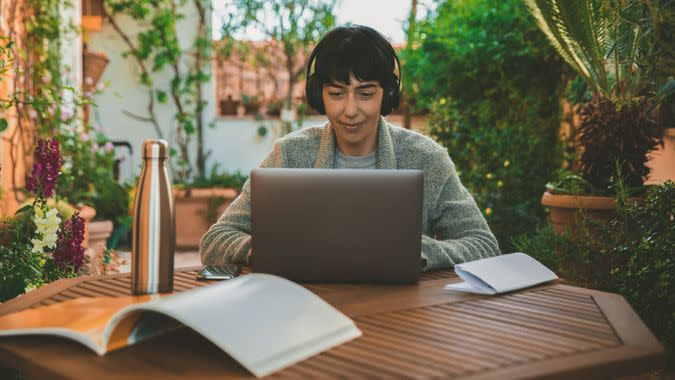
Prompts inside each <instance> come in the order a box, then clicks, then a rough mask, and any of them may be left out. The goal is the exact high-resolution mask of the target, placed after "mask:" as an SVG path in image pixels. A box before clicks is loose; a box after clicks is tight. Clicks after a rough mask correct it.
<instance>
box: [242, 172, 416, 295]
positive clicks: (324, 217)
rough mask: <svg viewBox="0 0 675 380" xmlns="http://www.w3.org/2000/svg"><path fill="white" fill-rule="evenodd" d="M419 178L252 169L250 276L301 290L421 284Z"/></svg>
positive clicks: (410, 174) (402, 174)
mask: <svg viewBox="0 0 675 380" xmlns="http://www.w3.org/2000/svg"><path fill="white" fill-rule="evenodd" d="M423 186H424V182H423V175H422V172H421V171H419V170H363V169H339V170H335V169H254V170H253V171H252V172H251V229H252V231H251V234H252V243H251V244H252V249H253V258H252V269H253V271H254V272H264V273H271V274H276V275H279V276H282V277H285V278H288V279H290V280H293V281H302V282H368V283H377V282H380V283H409V282H415V281H417V280H418V279H419V276H420V270H421V267H420V254H421V249H422V247H421V244H422V205H423Z"/></svg>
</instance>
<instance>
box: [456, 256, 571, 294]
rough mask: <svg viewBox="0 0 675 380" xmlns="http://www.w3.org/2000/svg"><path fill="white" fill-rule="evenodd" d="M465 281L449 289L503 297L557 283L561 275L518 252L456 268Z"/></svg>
mask: <svg viewBox="0 0 675 380" xmlns="http://www.w3.org/2000/svg"><path fill="white" fill-rule="evenodd" d="M455 273H457V275H458V276H459V277H460V278H461V279H462V280H464V282H460V283H456V284H448V285H446V286H445V288H446V289H450V290H457V291H460V292H468V293H478V294H499V293H506V292H511V291H514V290H518V289H524V288H528V287H530V286H534V285H538V284H541V283H544V282H548V281H553V280H555V279H556V278H558V276H556V274H555V273H553V272H551V271H550V270H549V269H548V268H546V267H545V266H544V265H542V264H541V263H540V262H539V261H537V260H535V259H533V258H532V257H530V256H529V255H527V254H525V253H522V252H516V253H509V254H507V255H501V256H495V257H488V258H486V259H481V260H476V261H471V262H468V263H463V264H457V265H455Z"/></svg>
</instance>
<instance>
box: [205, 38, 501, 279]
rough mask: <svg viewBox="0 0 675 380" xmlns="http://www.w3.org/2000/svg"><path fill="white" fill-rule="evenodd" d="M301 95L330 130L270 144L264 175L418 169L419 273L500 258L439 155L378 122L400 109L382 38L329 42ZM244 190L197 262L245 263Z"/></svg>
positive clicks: (319, 48) (393, 61)
mask: <svg viewBox="0 0 675 380" xmlns="http://www.w3.org/2000/svg"><path fill="white" fill-rule="evenodd" d="M305 91H306V95H307V100H308V103H309V106H310V107H312V108H313V109H315V110H316V111H318V112H319V113H321V114H323V115H326V117H327V119H328V122H327V123H326V124H325V125H322V126H317V127H310V128H305V129H302V130H300V131H297V132H294V133H291V134H289V135H287V136H285V137H283V138H281V139H279V140H277V141H276V142H275V143H274V146H273V148H272V151H271V152H270V153H269V154H268V155H267V157H265V159H264V160H263V162H262V163H261V165H260V166H261V167H284V168H334V169H340V168H361V169H418V170H422V171H423V173H424V206H423V207H424V208H423V221H422V252H420V265H421V268H422V269H423V270H430V269H437V268H444V267H450V266H453V265H455V264H458V263H462V262H465V261H473V260H477V259H481V258H485V257H489V256H495V255H498V254H499V247H498V244H497V240H496V239H495V237H494V235H493V234H492V232H491V231H490V229H489V227H488V225H487V222H486V221H485V219H484V218H483V216H482V214H481V213H480V211H479V209H478V207H477V206H476V203H475V202H474V200H473V198H472V197H471V195H470V194H469V192H468V191H467V190H466V188H464V186H462V184H461V183H460V180H459V177H458V176H457V173H456V171H455V168H454V165H453V163H452V161H451V160H450V157H449V156H448V152H447V151H446V149H445V148H443V147H442V146H440V145H438V144H437V143H436V142H434V141H433V140H431V139H430V138H428V137H425V136H423V135H421V134H419V133H416V132H412V131H410V130H406V129H402V128H398V127H394V126H392V125H389V124H387V122H386V121H385V120H384V118H383V116H386V115H388V114H389V113H391V111H392V110H394V109H395V108H396V107H398V104H399V99H400V96H401V74H400V62H399V59H398V56H397V54H396V51H395V50H394V48H393V47H392V46H391V44H390V43H389V42H388V41H387V40H386V39H385V38H384V37H383V36H382V35H381V34H380V33H378V32H377V31H375V30H374V29H372V28H369V27H366V26H360V25H354V26H347V27H338V28H335V29H333V30H332V31H330V32H329V33H328V34H326V35H325V36H324V37H323V38H322V39H321V41H320V42H319V43H318V44H317V45H316V47H315V48H314V50H313V51H312V54H311V55H310V58H309V61H308V64H307V75H306V87H305ZM249 190H250V187H249V183H248V182H247V183H246V184H245V185H244V188H243V191H242V193H241V195H240V196H239V197H238V198H237V199H236V200H235V201H234V202H233V203H232V204H231V205H230V207H229V208H228V209H227V211H225V213H224V214H223V215H222V216H221V217H220V219H219V220H218V221H217V222H216V223H215V224H214V225H213V226H212V227H211V228H210V229H209V231H208V232H207V233H206V234H205V235H204V237H203V238H202V241H201V244H200V253H201V257H202V262H203V263H204V264H218V263H220V264H222V263H226V262H236V263H246V262H249V261H250V260H251V257H252V255H253V254H254V253H253V252H251V249H250V247H251V236H250V231H251V223H250V193H249Z"/></svg>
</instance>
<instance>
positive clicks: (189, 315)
mask: <svg viewBox="0 0 675 380" xmlns="http://www.w3.org/2000/svg"><path fill="white" fill-rule="evenodd" d="M184 326H187V327H188V328H191V329H193V330H194V331H196V332H197V333H199V334H201V335H202V336H204V337H205V338H207V339H208V340H210V341H211V342H213V343H214V344H215V345H216V346H218V347H219V348H220V349H222V350H223V351H225V352H226V353H227V354H228V355H230V356H231V357H232V358H234V359H235V360H236V361H238V362H239V363H241V364H242V365H243V366H244V367H245V368H246V369H248V370H249V371H251V372H252V373H253V374H254V375H255V376H257V377H262V376H266V375H268V374H271V373H273V372H275V371H278V370H280V369H282V368H285V367H287V366H289V365H291V364H294V363H296V362H299V361H301V360H304V359H306V358H309V357H311V356H314V355H316V354H318V353H320V352H322V351H325V350H328V349H330V348H332V347H334V346H337V345H339V344H342V343H345V342H347V341H349V340H351V339H354V338H356V337H359V336H361V331H360V330H359V329H358V328H357V327H356V325H355V324H354V322H353V321H352V320H351V319H349V318H348V317H347V316H345V315H344V314H342V313H341V312H339V311H338V310H337V309H335V308H333V307H332V306H331V305H329V304H328V303H326V302H325V301H324V300H322V299H321V298H319V297H318V296H316V295H315V294H313V293H312V292H310V291H309V290H307V289H305V288H303V287H302V286H300V285H297V284H295V283H293V282H290V281H288V280H285V279H283V278H280V277H277V276H273V275H268V274H259V273H254V274H249V275H246V276H241V277H238V278H236V279H233V280H228V281H225V282H222V283H218V284H214V285H208V286H203V287H199V288H195V289H192V290H188V291H185V292H183V293H177V294H171V295H161V296H158V295H153V296H149V295H145V296H126V297H100V298H79V299H74V300H70V301H64V302H61V303H56V304H52V305H48V306H44V307H40V308H35V309H28V310H23V311H20V312H17V313H13V314H8V315H5V316H1V317H0V337H2V336H15V335H40V334H42V335H57V336H60V337H64V338H69V339H72V340H74V341H77V342H79V343H81V344H83V345H85V346H87V347H89V348H90V349H91V350H93V351H95V352H96V353H98V354H99V355H104V354H105V353H106V352H109V351H112V350H116V349H119V348H122V347H126V346H130V345H133V344H135V343H137V342H140V341H142V340H144V339H147V338H149V337H152V336H156V335H158V334H161V333H163V332H166V331H168V330H171V329H175V328H179V327H184Z"/></svg>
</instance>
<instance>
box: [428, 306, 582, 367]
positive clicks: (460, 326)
mask: <svg viewBox="0 0 675 380" xmlns="http://www.w3.org/2000/svg"><path fill="white" fill-rule="evenodd" d="M434 311H435V310H434V309H433V308H427V309H425V310H420V311H419V312H417V310H416V311H415V317H416V319H418V320H423V321H425V323H426V325H428V326H429V327H431V328H432V329H433V328H439V329H441V328H442V329H444V330H447V331H451V332H453V333H457V334H462V335H464V336H467V337H473V338H477V340H478V342H479V345H480V344H483V343H484V342H485V341H495V342H496V345H497V346H496V347H497V349H496V351H497V352H501V351H504V346H505V345H506V346H508V347H512V348H516V349H517V350H518V351H520V350H522V351H523V354H521V355H522V356H521V357H520V358H516V359H515V360H519V361H521V360H523V359H524V358H527V357H530V356H531V353H532V352H534V353H536V354H546V353H551V354H560V353H570V352H571V350H569V347H568V348H567V349H563V348H559V347H557V346H553V345H550V344H545V343H541V342H540V341H538V340H537V339H532V337H523V336H520V335H518V334H514V333H512V332H510V331H509V332H504V331H502V330H500V329H494V328H493V326H492V325H491V324H485V325H483V326H475V325H469V324H466V323H464V321H465V320H466V319H470V318H468V316H466V315H462V316H460V317H459V318H446V315H445V313H434ZM425 312H426V313H425ZM537 357H538V356H537Z"/></svg>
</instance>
